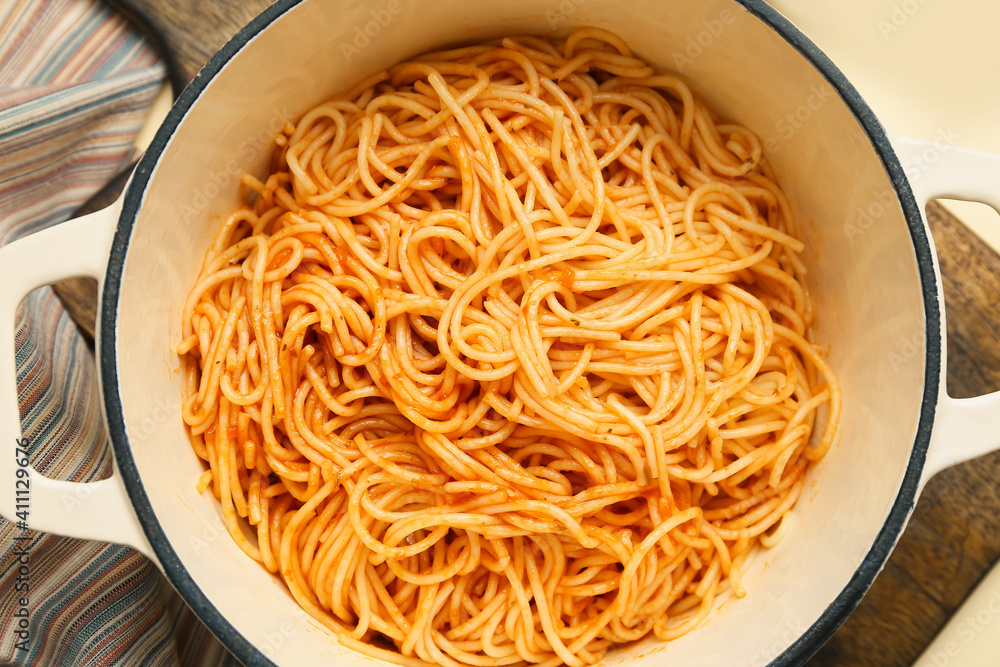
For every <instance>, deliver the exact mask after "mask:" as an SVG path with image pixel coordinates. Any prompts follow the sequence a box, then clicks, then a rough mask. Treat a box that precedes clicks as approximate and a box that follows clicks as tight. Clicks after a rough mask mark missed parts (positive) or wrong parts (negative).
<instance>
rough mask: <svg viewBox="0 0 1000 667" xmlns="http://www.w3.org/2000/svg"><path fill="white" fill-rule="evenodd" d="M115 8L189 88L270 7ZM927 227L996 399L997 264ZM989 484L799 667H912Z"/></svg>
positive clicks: (926, 523)
mask: <svg viewBox="0 0 1000 667" xmlns="http://www.w3.org/2000/svg"><path fill="white" fill-rule="evenodd" d="M115 4H127V5H128V8H129V10H130V11H132V12H134V15H135V16H137V17H138V18H140V19H143V18H144V19H145V20H146V21H148V22H149V24H150V25H151V26H152V27H153V29H155V31H156V32H157V33H158V35H159V38H160V39H161V43H163V44H165V45H166V48H167V49H169V50H170V52H171V54H172V59H171V60H172V64H173V65H174V67H175V70H174V72H173V75H174V77H173V78H174V79H175V80H182V79H190V78H191V77H193V76H194V75H195V74H196V73H197V72H198V70H199V69H200V68H201V67H202V66H203V65H204V64H205V62H207V61H208V59H209V58H210V57H211V56H212V54H213V53H214V52H215V51H216V50H217V49H218V48H219V47H221V46H222V45H223V44H225V42H226V41H227V40H228V39H229V38H230V37H231V36H232V35H233V34H235V33H236V31H237V30H239V29H240V28H241V27H242V26H243V25H244V24H245V23H247V22H248V21H249V20H250V19H251V18H253V17H254V16H255V15H256V14H257V13H258V12H260V11H261V10H262V9H264V8H265V7H266V6H267V4H269V3H267V2H263V1H262V0H207V1H206V0H172V1H167V0H128V2H127V3H124V2H123V0H119V1H118V2H116V3H115ZM118 187H119V188H120V184H119V185H118ZM114 192H115V188H114V187H112V188H110V189H109V190H108V191H107V192H105V193H103V195H102V197H103V198H102V199H100V201H99V202H95V203H102V202H106V201H110V199H109V197H110V198H113V193H114ZM928 217H929V219H930V223H931V229H932V232H933V235H934V240H935V243H936V244H937V250H938V256H939V257H940V260H941V268H942V273H943V276H944V290H945V298H946V302H947V319H948V364H949V368H948V391H949V393H950V394H951V395H952V396H955V397H966V396H974V395H977V394H982V393H985V392H988V391H993V390H996V389H1000V345H997V341H1000V310H998V309H997V308H996V307H995V304H996V302H997V295H1000V258H998V256H997V255H996V253H994V252H993V251H992V250H991V249H990V248H989V247H988V246H987V245H986V244H984V243H983V242H982V241H981V240H980V239H979V238H978V237H977V236H975V235H974V234H973V233H972V232H970V231H969V230H968V229H967V228H966V227H964V226H963V225H962V224H961V222H959V221H958V220H956V219H955V218H954V217H952V216H951V215H950V214H949V213H948V212H947V211H946V210H945V209H944V208H943V207H941V206H940V205H938V204H936V203H932V204H931V205H930V206H929V207H928ZM68 282H69V283H70V284H69V285H65V284H64V285H61V286H60V295H61V296H62V297H63V298H64V300H65V301H66V303H67V306H68V307H69V308H70V310H71V312H73V313H74V315H75V317H77V318H78V321H79V322H80V323H81V326H82V327H83V328H84V329H86V328H88V326H89V330H90V332H92V331H93V307H94V298H95V294H96V291H95V289H94V285H93V284H90V285H89V291H88V286H87V285H86V284H81V283H80V282H79V281H68ZM88 309H89V311H88ZM88 318H89V324H88ZM91 335H92V333H91ZM887 418H891V416H887ZM997 480H1000V453H995V454H991V455H988V456H985V457H983V458H980V459H977V460H976V461H974V462H971V463H966V464H962V465H959V466H955V467H953V468H951V469H949V470H946V471H944V472H943V473H941V474H939V475H938V476H937V477H935V478H934V479H932V480H931V482H930V483H929V484H928V486H927V488H926V489H925V491H924V493H923V495H922V496H921V498H920V500H919V503H918V504H917V507H916V510H915V512H914V515H913V518H912V519H911V521H910V523H909V524H908V526H907V528H906V531H905V532H904V533H903V536H902V538H901V539H900V541H899V544H898V546H897V547H896V549H895V551H894V552H893V554H892V557H891V558H890V559H889V562H888V563H887V565H886V567H885V569H884V571H883V572H882V573H881V574H880V575H879V577H878V578H877V579H876V581H875V584H874V585H873V586H872V588H871V590H870V591H869V592H868V594H867V595H866V596H865V598H864V600H862V602H861V604H860V606H859V607H858V608H857V610H856V611H855V612H854V613H853V614H852V615H851V616H850V618H848V620H847V622H846V623H845V624H844V625H843V626H842V627H841V628H840V630H838V631H837V633H836V634H835V635H834V636H833V638H832V639H831V640H830V641H829V642H827V644H826V645H825V646H824V647H823V648H822V649H820V651H819V652H818V653H817V654H816V656H815V657H813V658H812V659H811V660H810V661H809V662H808V663H807V664H808V665H809V666H810V667H833V666H835V665H836V666H838V667H839V666H841V665H858V666H862V667H867V666H873V667H874V666H879V667H882V666H886V665H909V664H911V663H912V662H913V661H914V660H915V659H916V658H917V657H918V656H919V655H920V653H921V652H922V651H923V649H924V648H925V647H926V646H927V645H928V644H929V643H930V641H931V640H932V639H933V637H934V635H935V634H936V633H937V632H938V630H940V629H941V628H942V627H943V626H944V624H945V622H946V621H947V620H948V618H949V617H950V616H951V614H952V613H953V612H954V611H955V610H956V609H957V608H958V607H959V605H960V604H961V603H962V601H963V600H964V599H965V597H966V596H967V595H968V594H969V593H970V592H971V591H972V589H973V588H974V587H975V585H976V583H977V582H978V581H979V580H980V578H981V577H982V576H983V575H984V574H985V573H986V571H987V570H988V569H989V567H990V566H991V565H992V564H993V563H994V562H995V561H996V560H997V559H998V557H1000V483H998V481H997ZM998 664H1000V658H998Z"/></svg>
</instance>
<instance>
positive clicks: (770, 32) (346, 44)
mask: <svg viewBox="0 0 1000 667" xmlns="http://www.w3.org/2000/svg"><path fill="white" fill-rule="evenodd" d="M579 25H597V26H600V27H603V28H607V29H609V30H611V31H613V32H615V33H617V34H619V35H621V36H622V37H624V38H625V40H626V41H627V42H628V43H629V44H630V45H631V46H632V47H633V48H634V50H635V51H636V53H637V54H639V55H641V56H643V57H645V58H647V59H649V60H651V61H653V62H654V63H657V64H658V65H660V66H662V67H664V68H669V69H678V68H680V69H681V71H682V74H683V75H684V76H685V77H687V78H688V79H689V80H690V81H691V82H692V83H693V85H694V87H695V89H696V90H697V91H698V92H699V93H700V94H701V95H702V96H703V98H705V99H706V100H708V102H709V103H710V104H712V105H713V106H714V108H715V109H716V110H717V111H718V112H720V113H721V114H723V115H725V116H728V117H729V118H731V119H733V120H735V121H737V122H739V123H743V124H745V125H747V126H749V127H750V128H752V129H754V130H755V131H757V132H758V133H759V134H760V135H761V137H762V138H763V139H764V141H765V145H766V146H767V148H768V150H769V152H770V157H771V160H772V163H773V164H774V166H775V169H776V171H777V172H778V176H779V178H780V181H781V183H782V184H783V186H784V187H785V189H786V191H787V192H788V193H789V196H790V197H791V200H792V203H793V205H794V207H795V209H796V211H797V213H798V216H799V218H800V220H801V221H802V222H803V223H804V224H803V225H802V228H803V230H804V231H803V234H804V239H803V240H804V241H805V242H806V245H807V248H808V250H807V252H806V256H805V257H804V259H805V261H806V262H807V264H808V266H809V277H808V280H809V283H810V285H811V287H812V289H813V290H814V292H815V296H816V302H817V305H818V308H819V324H818V327H817V329H816V331H815V336H816V339H817V340H819V341H822V342H823V344H824V347H825V349H827V350H828V352H829V361H830V364H831V365H832V366H833V368H834V369H835V370H836V372H837V373H838V374H839V376H840V380H841V382H842V384H843V390H844V418H843V428H842V433H841V437H840V441H839V444H838V445H837V446H835V447H834V448H833V449H832V450H831V451H830V453H829V454H828V455H827V457H826V458H825V459H824V460H823V461H822V462H821V463H819V464H818V465H817V466H815V467H814V468H813V469H812V470H811V472H810V475H811V480H810V481H809V483H808V485H807V487H806V488H807V489H808V490H807V492H806V493H805V494H804V495H803V497H802V499H801V500H800V501H799V504H798V505H797V507H796V510H795V514H796V516H797V520H796V523H795V525H794V528H793V529H792V531H791V532H790V533H789V534H788V535H787V537H786V539H785V540H784V541H782V542H781V543H780V544H779V545H778V546H777V547H775V548H774V549H771V550H767V551H761V552H759V553H757V554H756V557H755V558H753V559H751V560H750V561H748V563H747V569H746V573H745V574H744V582H745V585H746V588H747V589H748V591H749V595H748V596H747V597H746V598H744V599H742V600H728V601H727V600H723V601H721V602H720V604H719V608H718V609H717V610H716V612H715V613H714V614H713V616H712V617H711V618H710V620H709V621H708V622H707V623H706V624H705V625H704V626H703V627H701V628H699V629H697V630H696V631H694V632H692V633H690V634H689V635H687V636H685V637H682V638H680V639H678V640H676V641H674V642H672V643H670V644H669V645H664V644H662V643H660V642H658V641H655V640H646V641H643V642H640V643H638V644H636V645H633V646H628V647H623V648H620V649H618V650H616V651H614V652H612V653H611V654H609V656H608V657H607V658H606V660H605V662H606V663H607V664H608V665H616V664H624V663H629V664H630V665H634V666H635V667H645V666H647V665H648V666H652V665H655V664H662V661H663V660H665V659H669V660H670V661H671V662H672V663H674V664H684V665H688V666H691V667H693V666H695V665H734V666H739V665H748V666H755V665H765V664H774V665H789V664H797V663H800V662H803V661H804V660H805V659H806V658H808V657H809V656H810V655H812V654H813V653H814V652H815V651H816V650H817V649H818V648H819V647H820V646H821V645H822V643H823V642H824V641H825V640H826V639H827V638H829V637H830V635H831V634H832V633H833V632H834V630H836V629H837V627H838V626H839V625H840V624H841V623H842V622H843V621H844V619H845V618H846V617H847V615H848V614H849V613H850V612H851V610H852V609H853V608H854V607H855V606H856V605H857V604H858V602H859V600H860V599H861V596H862V595H863V594H864V592H865V591H866V590H867V589H868V587H869V586H870V585H871V583H872V581H873V580H874V578H875V576H876V575H877V574H878V572H879V570H880V569H881V568H882V566H883V564H884V563H885V561H886V559H887V558H888V556H889V553H890V551H891V550H892V548H893V546H894V545H895V543H896V541H897V539H898V538H899V536H900V534H901V533H902V531H903V528H904V526H905V524H906V521H907V518H908V517H909V515H910V513H911V512H912V510H913V507H914V504H915V502H916V498H917V495H918V493H919V492H920V489H921V488H922V486H923V484H924V483H925V482H926V481H927V479H928V478H929V477H930V476H932V475H933V474H934V473H936V472H938V471H940V470H941V469H943V468H945V467H946V466H948V465H950V464H952V463H955V462H958V461H961V460H966V459H969V458H972V457H975V456H979V455H981V454H983V453H985V452H987V451H989V450H991V449H993V448H995V447H997V446H998V445H1000V395H996V394H991V395H987V396H981V397H979V398H974V399H963V400H957V399H953V398H951V397H949V396H947V394H946V392H945V385H944V378H945V341H944V337H945V330H944V304H943V298H942V291H941V278H940V274H939V269H938V264H937V260H936V257H935V253H934V249H933V243H932V240H931V236H930V233H929V231H928V227H927V223H926V220H925V218H924V216H923V213H922V210H923V206H924V204H925V203H926V201H927V200H928V199H930V198H932V197H936V196H950V197H956V198H968V199H974V200H979V201H984V202H987V203H992V204H993V205H994V206H998V205H1000V157H997V156H992V155H987V154H982V153H975V152H970V151H966V150H960V149H958V148H953V147H950V146H947V145H943V144H939V145H934V144H925V143H920V142H916V141H911V140H907V139H904V138H901V137H897V136H894V135H891V134H889V133H888V132H887V131H886V130H885V129H883V128H882V126H881V125H880V124H879V123H878V121H877V120H876V118H875V117H874V116H873V115H872V113H871V111H870V110H869V109H868V107H867V106H866V105H865V103H864V101H863V100H862V99H861V98H860V97H859V96H858V94H857V92H856V91H855V90H854V88H853V87H852V86H851V85H850V83H848V81H846V80H845V78H844V77H843V75H842V74H841V73H840V72H839V71H838V70H837V69H836V68H835V67H834V66H833V65H832V64H831V63H830V61H829V60H828V59H827V58H826V57H825V56H824V55H823V54H822V53H821V52H820V51H819V50H818V49H817V48H816V47H815V46H814V45H813V44H812V43H811V42H810V41H809V40H808V39H806V38H805V37H804V36H803V35H802V34H800V33H799V32H798V31H797V30H796V29H795V28H794V27H793V26H791V25H790V24H789V23H788V22H787V21H785V20H784V19H783V18H782V17H781V16H780V15H778V14H777V13H776V12H775V11H773V10H772V9H770V8H769V7H767V6H766V5H764V4H762V3H761V2H759V0H741V1H735V0H632V1H631V2H627V3H626V2H615V1H611V0H560V1H558V2H557V1H556V0H545V1H542V2H539V1H538V0H506V1H505V2H503V3H485V2H467V1H466V0H385V1H382V0H376V1H375V2H373V3H364V2H361V1H360V0H278V2H277V3H276V4H275V5H273V6H271V7H270V8H269V9H267V10H266V11H265V12H264V13H263V14H262V15H261V16H259V17H258V18H256V19H255V20H254V21H253V22H251V23H250V24H249V25H248V26H247V27H246V28H244V29H243V30H242V31H240V32H239V34H237V35H236V36H235V37H234V38H233V39H232V40H231V41H230V42H229V43H228V44H227V45H226V46H225V47H224V48H223V49H222V50H221V51H220V52H219V53H218V54H216V56H215V57H214V58H213V59H212V60H211V62H210V63H209V64H208V65H207V66H206V67H205V69H204V70H203V71H202V72H201V73H200V74H199V75H198V77H197V78H196V79H195V80H194V82H193V83H192V84H191V85H190V86H188V88H187V89H186V90H185V91H184V92H183V94H182V95H181V97H180V99H179V100H178V101H177V103H176V104H175V106H174V108H173V109H172V110H171V112H170V114H169V116H168V117H167V119H166V121H165V122H164V123H163V126H162V127H161V128H160V130H159V132H158V133H157V135H156V138H155V140H154V142H153V144H152V146H151V147H150V149H149V150H148V151H147V152H146V154H145V155H144V157H143V158H142V160H141V161H140V162H139V165H138V167H137V168H136V170H135V172H134V174H133V176H132V179H131V182H130V184H129V185H128V187H127V189H126V192H125V194H124V195H123V197H122V198H121V199H120V200H119V201H118V202H117V203H116V204H115V205H114V206H112V207H111V208H109V209H107V210H104V211H101V212H98V213H96V214H93V215H91V216H88V217H85V218H80V219H78V220H74V221H71V222H67V223H65V224H62V225H59V226H58V227H55V228H52V229H49V230H47V231H43V232H39V233H37V234H34V235H31V236H29V237H27V238H24V239H22V240H20V241H17V242H16V243H13V244H11V245H9V246H6V247H4V248H2V249H0V312H3V313H4V314H5V318H6V321H7V322H8V323H10V322H12V321H13V317H14V310H15V308H16V307H17V304H18V302H19V301H20V300H21V298H23V296H24V295H25V294H26V293H27V292H28V291H29V290H31V289H33V288H35V287H37V286H39V285H42V284H46V283H51V282H53V281H56V280H59V279H62V278H66V277H70V276H77V275H89V276H93V277H95V278H97V279H98V281H99V282H100V283H101V303H100V310H99V313H100V315H99V322H98V329H99V331H98V341H97V351H98V363H99V367H100V376H101V388H102V393H103V403H104V408H105V416H106V418H107V423H108V428H109V432H110V434H111V438H112V440H113V444H114V453H115V458H116V466H115V469H114V476H113V477H111V478H109V479H107V480H103V481H99V482H93V483H89V484H74V483H70V482H61V481H53V480H49V479H46V478H44V477H41V476H40V475H38V474H37V473H34V472H33V471H32V473H31V476H30V483H31V509H30V520H29V523H30V525H31V527H32V528H34V529H37V530H41V531H48V532H52V533H58V534H61V535H68V536H72V537H80V538H91V539H97V540H105V541H109V542H118V543H122V544H128V545H131V546H133V547H135V548H137V549H138V550H140V551H141V552H143V553H145V554H146V555H148V556H149V557H150V558H152V559H153V560H154V561H155V562H157V564H158V565H159V566H160V567H161V568H162V570H163V572H164V573H165V574H166V576H167V578H168V579H169V580H170V581H171V583H172V584H173V585H174V587H175V588H176V589H177V590H178V591H179V592H180V594H181V595H182V596H183V597H184V599H185V600H186V601H187V602H188V604H189V605H191V607H192V608H193V609H194V611H195V612H196V613H197V614H198V615H199V616H200V617H201V619H202V620H203V621H204V622H205V623H206V624H207V625H208V627H209V628H210V629H211V630H212V632H214V633H215V634H216V635H217V636H218V637H219V638H220V639H221V640H222V642H223V643H224V644H225V645H226V646H227V647H228V648H229V649H230V650H231V651H232V652H233V653H234V654H235V655H236V656H237V657H238V658H239V659H240V660H241V661H242V662H243V663H245V664H247V665H258V664H265V665H266V664H272V662H273V663H276V664H279V665H306V664H319V663H321V662H325V663H327V664H337V665H360V664H362V663H364V664H370V663H371V662H372V661H371V660H370V659H368V658H362V657H360V656H359V655H357V654H355V653H353V652H352V651H350V650H348V649H345V648H343V647H341V646H340V645H339V644H338V643H337V642H336V640H335V639H334V637H333V636H332V635H331V634H330V633H329V632H328V631H326V630H325V629H323V628H322V627H321V626H320V625H319V624H318V623H317V622H315V621H313V620H311V619H309V618H308V617H306V615H305V614H304V613H303V612H301V611H300V610H299V609H298V607H297V606H296V604H295V603H294V601H293V600H292V598H291V596H290V595H289V594H288V593H287V591H286V590H285V588H284V586H283V585H282V584H281V583H280V582H279V581H277V580H276V579H275V578H273V577H272V576H270V575H269V574H267V573H266V572H265V571H264V569H263V568H261V567H260V566H259V565H258V564H257V563H255V562H253V561H251V560H250V559H249V558H247V557H246V556H245V555H244V554H243V553H242V552H241V551H240V550H239V548H238V547H237V546H236V545H235V544H234V543H233V542H232V540H231V539H230V538H229V537H228V535H227V534H226V531H225V529H224V527H223V524H222V520H221V512H220V508H219V505H218V503H217V502H216V501H215V500H214V498H212V497H211V494H209V493H207V492H206V493H204V494H200V495H199V494H198V493H196V491H195V480H196V479H197V477H198V475H199V473H200V472H201V470H202V468H201V464H200V463H199V462H198V460H197V459H196V457H195V455H194V453H193V452H192V450H191V447H190V446H189V444H188V439H187V435H186V434H185V430H184V427H183V422H182V420H181V416H180V402H181V375H180V373H179V360H178V359H177V357H176V355H175V354H174V352H173V350H174V348H175V346H176V344H177V343H178V342H179V340H180V330H181V321H180V314H181V306H182V303H183V301H184V297H185V294H186V292H187V291H188V289H189V288H190V287H191V285H192V284H193V281H194V279H195V276H196V275H197V273H198V270H199V266H200V263H201V261H202V258H203V256H204V253H205V251H206V249H207V247H208V244H209V239H210V237H211V235H212V233H213V230H214V228H215V226H216V220H217V217H216V216H218V215H219V214H222V213H224V212H226V211H228V210H230V209H231V208H232V207H234V206H235V205H237V203H238V201H239V200H238V197H237V190H238V188H237V182H238V178H239V175H240V174H241V173H242V172H244V171H250V172H252V173H256V174H258V175H261V174H262V171H263V169H264V167H265V164H266V162H267V158H268V154H269V151H270V139H271V137H272V136H273V134H274V132H275V130H277V129H278V128H279V127H280V126H281V124H282V123H283V122H284V121H285V120H286V119H294V118H296V117H297V116H299V115H300V114H301V113H303V112H304V111H305V110H307V109H308V108H310V107H311V106H313V105H315V104H317V103H318V102H320V101H321V100H323V99H325V98H327V97H329V96H330V95H332V94H335V93H336V92H338V91H339V90H343V89H345V88H347V87H348V86H349V85H350V84H352V83H353V82H355V81H356V80H358V79H359V78H360V77H362V76H363V75H365V74H368V73H370V72H372V71H374V70H376V69H378V68H382V67H385V66H388V65H390V64H392V63H394V62H397V61H399V60H401V59H404V58H406V57H409V56H412V55H415V54H417V53H420V52H422V51H426V50H429V49H431V48H437V47H441V46H444V45H450V44H459V43H467V42H470V41H476V40H480V39H484V38H490V37H496V36H500V35H508V34H523V33H534V34H560V33H561V34H565V33H566V32H568V31H569V30H570V29H571V28H572V27H575V26H579ZM0 337H2V338H0V349H2V350H3V354H0V375H2V376H3V380H2V382H0V392H2V394H0V427H2V428H3V433H2V442H4V443H7V445H5V446H9V447H13V446H14V440H15V438H17V437H19V436H18V427H17V424H18V412H17V407H16V406H17V403H16V397H15V382H14V377H15V375H14V358H13V355H12V354H11V351H12V349H13V345H14V341H13V332H12V328H11V326H10V325H9V324H8V326H6V327H0ZM0 471H2V476H3V479H4V480H7V481H6V482H5V484H4V485H3V488H4V489H9V490H11V491H4V492H3V496H2V498H0V513H2V514H3V516H5V517H8V518H11V517H14V516H15V510H16V508H15V505H14V493H13V491H12V490H13V489H14V487H15V485H14V478H15V460H14V457H13V456H6V455H5V456H2V457H0Z"/></svg>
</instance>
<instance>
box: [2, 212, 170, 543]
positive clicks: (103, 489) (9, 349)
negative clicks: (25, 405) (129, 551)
mask: <svg viewBox="0 0 1000 667" xmlns="http://www.w3.org/2000/svg"><path fill="white" fill-rule="evenodd" d="M122 200H123V198H122V197H119V198H118V200H117V201H115V203H114V204H112V205H111V206H109V207H108V208H105V209H102V210H100V211H96V212H94V213H91V214H90V215H86V216H83V217H80V218H77V219H75V220H69V221H67V222H64V223H62V224H59V225H56V226H54V227H49V228H48V229H45V230H43V231H40V232H36V233H34V234H31V235H29V236H26V237H24V238H22V239H19V240H17V241H14V242H13V243H10V244H8V245H6V246H3V247H2V248H0V322H6V323H7V325H6V326H0V438H2V441H0V442H2V443H3V449H4V450H5V454H4V455H3V456H0V478H2V479H6V480H7V482H6V483H5V484H3V486H2V488H0V515H2V516H3V517H4V518H6V519H7V520H8V521H11V522H12V523H14V524H15V526H17V527H18V528H21V529H22V530H27V529H31V530H38V531H43V532H47V533H54V534H56V535H63V536H66V537H75V538H79V539H89V540H100V541H102V542H114V543H117V544H125V545H128V546H130V547H133V548H135V549H137V550H138V551H140V552H142V553H143V554H145V555H146V556H148V557H150V558H153V560H154V562H155V557H154V556H153V550H152V548H151V547H150V545H149V542H148V541H147V540H146V536H145V534H144V533H143V530H142V526H141V525H140V524H139V519H138V517H136V514H135V512H134V510H133V509H132V504H131V502H130V501H129V497H128V493H127V492H126V489H125V485H124V484H123V483H122V478H121V474H120V473H119V471H118V465H117V463H114V464H113V472H112V475H111V477H109V478H107V479H102V480H99V481H96V482H84V483H81V482H67V481H60V480H55V479H50V478H48V477H45V476H43V475H41V474H40V473H39V472H38V471H37V470H35V469H34V468H33V467H31V465H30V464H29V462H28V460H27V443H25V442H24V440H23V439H22V437H21V426H20V424H21V421H20V414H19V409H18V402H17V371H16V365H15V360H14V326H13V324H14V317H15V313H16V311H17V307H18V305H19V304H20V303H21V301H22V300H23V299H24V297H25V296H27V294H28V293H29V292H30V291H32V290H33V289H35V288H38V287H42V286H44V285H49V284H51V283H54V282H57V281H59V280H63V279H65V278H73V277H77V276H90V277H92V278H95V279H96V280H97V282H98V285H99V286H102V285H103V283H104V272H105V271H106V269H107V264H108V255H109V252H110V248H111V239H112V237H113V236H114V233H115V227H116V224H117V222H118V215H119V213H121V209H122ZM98 293H100V289H98Z"/></svg>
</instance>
